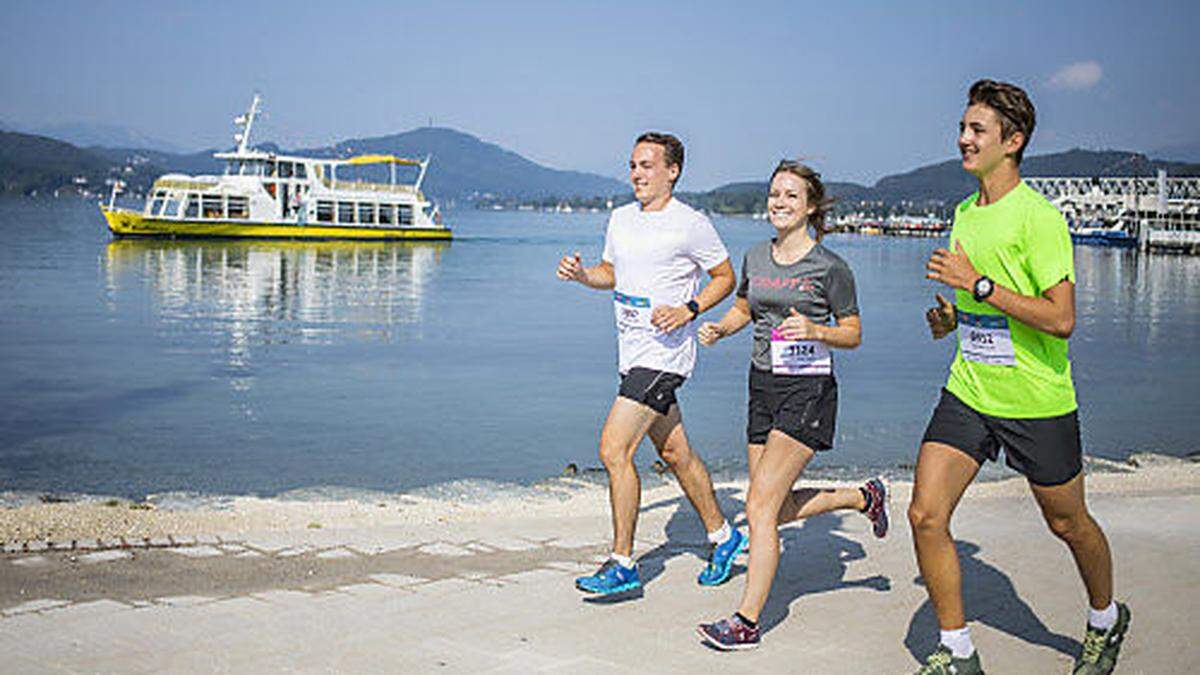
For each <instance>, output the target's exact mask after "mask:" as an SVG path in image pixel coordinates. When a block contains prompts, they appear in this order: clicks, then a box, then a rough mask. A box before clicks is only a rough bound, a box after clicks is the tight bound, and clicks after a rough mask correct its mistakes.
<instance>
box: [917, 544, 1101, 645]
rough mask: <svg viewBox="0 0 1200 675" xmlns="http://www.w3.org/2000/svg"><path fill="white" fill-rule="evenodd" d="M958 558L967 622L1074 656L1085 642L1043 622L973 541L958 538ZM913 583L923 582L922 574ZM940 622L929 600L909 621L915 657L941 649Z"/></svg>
mask: <svg viewBox="0 0 1200 675" xmlns="http://www.w3.org/2000/svg"><path fill="white" fill-rule="evenodd" d="M955 547H956V548H957V549H958V560H959V564H960V565H961V566H962V582H963V607H964V608H965V609H966V617H967V622H968V623H970V622H972V621H976V622H979V623H982V624H984V625H985V626H990V627H991V628H995V629H996V630H999V631H1003V632H1005V633H1008V634H1009V635H1011V636H1013V637H1015V638H1019V639H1021V640H1024V641H1025V642H1028V643H1031V644H1035V645H1041V646H1044V647H1049V648H1051V649H1053V650H1055V651H1057V652H1059V653H1061V654H1065V655H1067V656H1069V657H1071V658H1074V657H1075V656H1077V655H1078V654H1079V651H1080V649H1081V645H1080V643H1079V641H1078V640H1076V639H1074V638H1071V637H1068V636H1066V635H1061V634H1059V633H1055V632H1053V631H1051V630H1050V629H1049V628H1047V627H1046V624H1044V623H1042V620H1041V619H1039V618H1038V616H1037V614H1035V613H1034V612H1033V609H1032V608H1030V607H1029V605H1028V604H1026V603H1025V601H1024V600H1022V599H1021V597H1020V596H1019V595H1017V589H1016V588H1015V587H1014V586H1013V584H1012V580H1011V579H1009V578H1008V576H1006V575H1005V574H1004V573H1003V572H1001V571H1000V570H998V569H996V568H995V567H992V566H991V565H989V564H987V563H986V562H984V561H983V560H981V559H980V558H979V557H977V555H978V553H979V550H980V549H979V546H978V545H977V544H973V543H971V542H969V541H957V542H955ZM913 583H915V584H917V585H923V583H924V582H923V581H922V580H921V578H920V577H917V578H916V579H913ZM937 642H938V623H937V616H936V615H935V614H934V612H933V605H932V604H931V603H930V601H929V600H928V599H927V600H926V601H925V602H924V603H923V604H922V605H921V606H920V607H919V608H918V609H917V611H916V613H915V614H913V617H912V619H911V620H910V621H909V623H908V634H907V635H906V636H905V637H904V646H905V647H907V648H908V651H909V653H910V654H912V655H913V657H914V658H916V659H918V660H921V659H923V658H925V656H926V655H927V654H929V653H930V652H932V651H933V650H934V649H936V648H937Z"/></svg>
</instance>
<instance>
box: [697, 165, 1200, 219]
mask: <svg viewBox="0 0 1200 675" xmlns="http://www.w3.org/2000/svg"><path fill="white" fill-rule="evenodd" d="M1160 168H1161V169H1166V170H1167V173H1168V174H1169V175H1172V176H1200V164H1184V163H1181V162H1166V161H1160V160H1153V159H1150V158H1148V157H1146V156H1145V155H1143V154H1140V153H1135V152H1123V151H1118V150H1105V151H1092V150H1078V149H1076V150H1068V151H1067V152H1059V153H1053V154H1048V155H1031V156H1029V157H1026V158H1025V160H1024V161H1023V162H1022V163H1021V173H1022V174H1023V175H1025V176H1030V177H1033V176H1130V175H1132V176H1153V175H1155V174H1156V173H1157V172H1158V170H1159V169H1160ZM977 185H978V184H977V183H976V181H975V179H974V178H973V177H972V176H971V175H970V174H968V173H967V172H965V171H963V170H962V164H961V163H960V162H959V160H957V159H952V160H947V161H945V162H939V163H937V164H930V165H928V166H923V167H920V168H917V169H913V170H912V171H909V172H906V173H902V174H896V175H892V176H884V177H883V178H881V179H879V181H878V182H876V183H875V185H873V186H871V187H867V186H864V185H858V184H857V183H840V182H836V181H830V182H828V183H826V188H827V189H828V191H829V194H830V195H831V196H832V197H834V198H835V199H836V200H837V201H839V202H841V203H842V204H847V205H853V204H854V203H857V202H864V201H872V202H883V203H884V204H896V203H898V202H901V201H909V202H941V203H944V204H955V203H957V202H958V201H960V200H962V199H963V198H964V197H966V196H967V195H969V194H971V193H972V192H974V191H975V190H976V188H977ZM766 194H767V184H766V182H765V181H763V182H739V183H729V184H728V185H722V186H721V187H718V188H716V189H714V190H710V191H708V192H703V193H690V194H688V195H687V199H688V200H690V201H689V203H691V204H693V205H695V206H696V207H697V208H704V209H707V210H709V211H713V212H715V213H750V212H754V211H762V210H764V209H765V208H766Z"/></svg>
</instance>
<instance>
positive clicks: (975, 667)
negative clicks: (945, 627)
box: [915, 645, 983, 675]
mask: <svg viewBox="0 0 1200 675" xmlns="http://www.w3.org/2000/svg"><path fill="white" fill-rule="evenodd" d="M915 675H983V666H981V665H979V652H978V651H974V652H971V656H970V657H968V658H965V659H956V658H954V655H953V654H951V653H950V648H949V647H947V646H946V645H938V648H937V650H936V651H934V652H933V653H932V654H930V655H929V658H927V659H925V665H923V666H921V669H920V670H918V671H917V672H916V673H915Z"/></svg>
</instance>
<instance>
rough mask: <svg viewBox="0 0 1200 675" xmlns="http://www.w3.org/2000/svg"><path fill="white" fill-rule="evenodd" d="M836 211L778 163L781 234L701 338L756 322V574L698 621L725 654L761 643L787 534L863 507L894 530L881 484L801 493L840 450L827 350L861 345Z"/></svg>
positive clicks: (813, 182)
mask: <svg viewBox="0 0 1200 675" xmlns="http://www.w3.org/2000/svg"><path fill="white" fill-rule="evenodd" d="M830 203H831V200H829V199H827V198H826V196H825V186H824V185H823V184H822V183H821V177H820V174H818V173H816V172H815V171H813V170H812V169H810V168H809V167H807V166H805V165H803V164H801V163H799V162H792V161H787V160H785V161H783V162H780V164H779V166H778V167H776V169H775V172H774V173H773V174H772V175H771V183H770V192H769V193H768V195H767V215H768V217H769V218H770V221H771V224H772V225H774V226H775V237H774V238H772V239H770V240H768V241H764V242H762V243H760V244H758V245H756V246H754V247H752V248H751V249H750V250H749V251H747V252H746V257H745V259H744V261H743V263H742V277H741V283H740V284H739V286H738V290H737V298H736V300H735V301H734V304H733V307H732V308H730V310H729V311H728V312H727V313H726V314H725V316H724V317H722V318H721V320H720V321H718V322H716V323H711V322H709V323H705V324H704V325H702V326H701V327H700V330H699V337H700V342H701V343H702V344H704V345H711V344H713V343H715V342H716V341H717V340H719V339H721V338H723V337H727V336H730V335H733V334H734V333H737V332H738V331H740V330H742V329H743V328H745V327H746V326H747V325H748V324H750V323H753V324H754V347H753V350H752V352H751V357H750V405H749V412H748V420H747V424H746V436H747V446H746V454H747V458H748V460H749V465H750V489H749V493H748V496H747V498H746V518H747V520H748V521H749V524H750V565H749V571H748V572H747V574H746V589H745V591H744V592H743V594H742V601H741V604H740V605H739V607H738V611H737V612H736V613H735V614H734V615H733V616H731V617H729V618H728V619H722V620H720V621H717V622H714V623H704V624H700V627H699V633H700V636H701V638H702V639H704V641H705V642H707V643H709V644H711V645H712V646H714V647H716V648H718V649H746V648H750V647H754V646H757V645H758V641H759V629H758V617H759V613H760V612H761V611H762V608H763V605H764V604H766V601H767V595H768V593H770V590H771V581H772V579H773V578H774V577H775V570H776V568H777V567H778V565H779V530H778V527H779V525H782V524H784V523H790V522H792V521H795V520H800V519H802V518H808V517H810V516H815V515H817V514H820V513H826V512H828V511H834V510H838V509H856V510H858V511H861V512H862V513H864V514H866V515H867V517H868V518H870V519H871V522H872V525H873V530H874V532H875V535H876V536H878V537H882V536H884V535H885V534H886V533H887V491H886V488H885V487H884V485H883V483H882V482H881V481H880V480H879V479H872V480H870V481H868V482H867V483H865V484H864V485H863V486H862V487H859V488H827V489H814V488H801V489H792V486H793V485H794V484H795V482H796V480H797V479H798V478H799V477H800V473H801V472H802V471H803V470H804V467H805V466H807V465H808V462H809V460H811V459H812V458H813V456H814V455H815V454H816V453H817V452H818V451H823V450H828V449H830V448H832V447H833V438H834V427H835V422H836V417H837V380H836V379H835V378H834V376H833V357H832V355H831V353H830V348H835V349H854V348H855V347H857V346H858V345H859V342H860V341H861V338H862V324H861V322H860V321H859V316H858V301H857V298H856V295H855V290H854V275H853V273H851V271H850V266H849V265H847V264H846V262H845V261H844V260H842V259H841V258H840V257H838V256H837V254H835V253H833V252H832V251H830V250H829V249H827V248H825V246H823V245H822V244H821V237H822V236H823V235H824V233H825V230H824V228H825V217H826V214H827V213H828V210H829V206H830ZM810 229H811V232H810Z"/></svg>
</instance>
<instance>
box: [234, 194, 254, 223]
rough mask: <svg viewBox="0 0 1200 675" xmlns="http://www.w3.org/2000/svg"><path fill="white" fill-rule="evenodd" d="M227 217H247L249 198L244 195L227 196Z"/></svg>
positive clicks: (248, 214) (248, 213)
mask: <svg viewBox="0 0 1200 675" xmlns="http://www.w3.org/2000/svg"><path fill="white" fill-rule="evenodd" d="M229 217H230V218H241V219H246V218H249V217H250V206H249V200H248V199H247V198H245V197H233V196H231V197H229Z"/></svg>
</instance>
